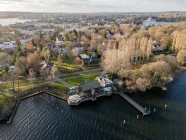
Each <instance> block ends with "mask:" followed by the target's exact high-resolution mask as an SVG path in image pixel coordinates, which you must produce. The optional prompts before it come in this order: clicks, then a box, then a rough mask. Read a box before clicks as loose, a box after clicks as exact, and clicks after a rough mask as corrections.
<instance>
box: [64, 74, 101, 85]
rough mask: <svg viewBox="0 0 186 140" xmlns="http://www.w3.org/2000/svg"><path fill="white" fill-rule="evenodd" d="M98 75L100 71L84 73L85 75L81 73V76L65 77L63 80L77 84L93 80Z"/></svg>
mask: <svg viewBox="0 0 186 140" xmlns="http://www.w3.org/2000/svg"><path fill="white" fill-rule="evenodd" d="M99 75H100V73H94V74H86V75H82V76H81V77H76V78H72V79H67V80H65V81H66V82H67V83H69V84H71V85H74V86H77V85H79V84H82V83H87V82H91V81H94V80H95V79H96V77H98V76H99Z"/></svg>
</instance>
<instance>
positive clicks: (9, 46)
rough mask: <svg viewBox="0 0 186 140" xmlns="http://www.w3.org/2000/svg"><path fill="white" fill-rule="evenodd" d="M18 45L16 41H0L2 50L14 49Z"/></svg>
mask: <svg viewBox="0 0 186 140" xmlns="http://www.w3.org/2000/svg"><path fill="white" fill-rule="evenodd" d="M15 47H16V41H9V42H3V43H0V50H5V49H12V48H15Z"/></svg>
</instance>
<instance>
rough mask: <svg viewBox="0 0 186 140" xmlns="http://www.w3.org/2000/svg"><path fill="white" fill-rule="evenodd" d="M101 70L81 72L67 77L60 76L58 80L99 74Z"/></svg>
mask: <svg viewBox="0 0 186 140" xmlns="http://www.w3.org/2000/svg"><path fill="white" fill-rule="evenodd" d="M102 71H103V70H95V71H91V72H90V71H89V72H81V73H79V74H73V73H72V74H68V75H65V76H60V77H59V78H60V79H66V78H71V77H75V76H83V75H85V76H86V75H89V74H97V73H101V72H102Z"/></svg>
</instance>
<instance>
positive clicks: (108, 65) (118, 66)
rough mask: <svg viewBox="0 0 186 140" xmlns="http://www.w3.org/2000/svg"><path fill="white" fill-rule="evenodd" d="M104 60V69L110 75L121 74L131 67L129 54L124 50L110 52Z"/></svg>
mask: <svg viewBox="0 0 186 140" xmlns="http://www.w3.org/2000/svg"><path fill="white" fill-rule="evenodd" d="M104 58H105V59H104V68H105V70H106V71H108V72H110V73H120V72H121V71H123V70H127V69H129V68H130V67H131V64H130V60H129V57H128V54H127V52H126V51H124V50H117V49H113V50H108V51H107V52H106V54H105V56H104Z"/></svg>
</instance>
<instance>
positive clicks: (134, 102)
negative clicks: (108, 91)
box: [119, 92, 150, 116]
mask: <svg viewBox="0 0 186 140" xmlns="http://www.w3.org/2000/svg"><path fill="white" fill-rule="evenodd" d="M119 95H120V96H121V97H122V98H124V99H125V100H126V101H127V102H129V103H130V104H131V105H132V106H133V107H135V108H136V109H137V110H139V111H140V112H141V113H142V114H143V116H147V115H149V114H150V111H149V110H147V109H146V108H144V107H142V106H141V105H140V104H138V103H137V102H136V101H134V100H133V99H131V98H130V97H129V96H127V95H126V94H125V93H121V92H120V93H119Z"/></svg>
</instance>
